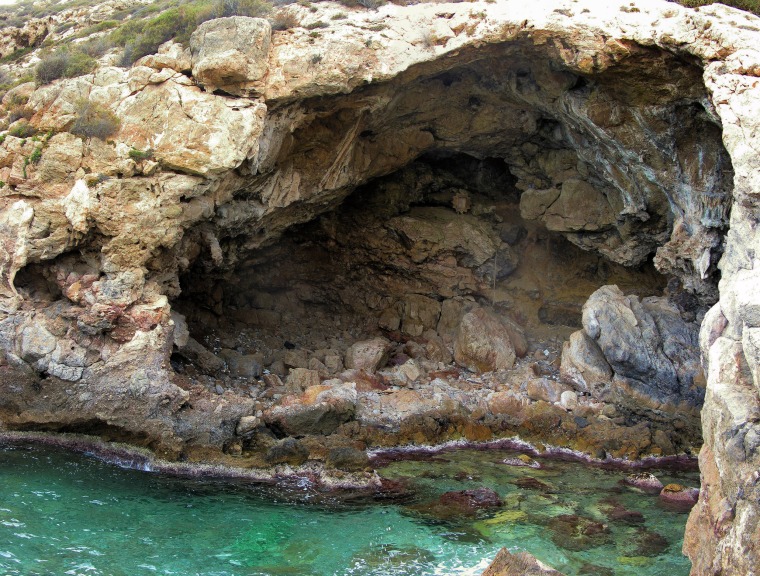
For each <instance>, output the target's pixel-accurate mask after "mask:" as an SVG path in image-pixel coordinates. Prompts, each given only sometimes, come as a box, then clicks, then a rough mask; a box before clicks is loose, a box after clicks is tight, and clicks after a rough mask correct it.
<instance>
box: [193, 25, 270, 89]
mask: <svg viewBox="0 0 760 576" xmlns="http://www.w3.org/2000/svg"><path fill="white" fill-rule="evenodd" d="M271 34H272V28H271V26H270V24H269V22H268V21H267V20H264V19H263V18H246V17H244V16H233V17H230V18H217V19H215V20H209V21H207V22H204V23H203V24H201V25H200V26H198V28H197V29H196V30H195V32H193V35H192V36H191V37H190V51H191V53H192V67H193V76H194V77H195V78H196V79H197V80H198V81H199V82H200V83H201V84H202V85H203V86H204V87H205V88H206V90H208V91H210V92H213V91H214V90H216V89H220V90H224V91H225V92H227V93H229V94H235V95H236V96H250V95H252V94H255V93H256V91H257V89H256V86H257V81H259V80H261V79H262V77H263V76H264V75H265V74H266V72H267V66H268V62H269V59H268V55H269V46H270V42H271ZM258 86H259V87H260V84H259V85H258Z"/></svg>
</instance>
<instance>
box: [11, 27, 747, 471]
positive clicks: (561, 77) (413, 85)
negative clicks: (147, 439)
mask: <svg viewBox="0 0 760 576" xmlns="http://www.w3.org/2000/svg"><path fill="white" fill-rule="evenodd" d="M626 50H627V55H626V56H625V57H624V58H622V59H621V60H620V61H619V62H618V61H617V60H615V61H614V63H602V64H600V65H599V66H598V67H594V69H593V71H591V72H589V71H588V70H585V69H584V70H585V71H582V70H579V69H578V66H576V65H575V64H573V62H572V61H571V62H568V61H567V59H566V56H567V54H566V53H565V52H564V51H563V49H562V46H560V45H557V44H551V43H550V44H546V45H543V44H541V45H535V44H534V43H532V42H530V41H527V40H525V41H515V42H513V43H509V44H505V45H497V46H486V47H483V48H482V49H481V48H478V49H475V48H473V49H472V50H463V51H462V52H460V53H458V54H456V55H453V56H452V57H451V58H447V59H444V60H437V61H434V62H431V63H428V64H427V65H425V66H421V67H419V68H417V69H410V70H408V71H407V72H404V73H402V74H400V75H399V76H398V77H396V78H394V79H392V80H389V81H387V82H378V83H376V84H368V85H366V86H363V87H361V88H357V89H356V90H355V91H354V92H351V93H348V94H340V95H335V96H329V97H328V96H325V97H315V98H313V99H307V100H304V101H299V102H282V103H279V104H277V103H276V104H275V105H274V106H272V108H270V109H269V112H268V114H269V115H268V116H267V119H266V122H267V131H265V132H266V134H267V136H266V142H264V143H263V144H265V145H266V146H263V148H262V149H261V150H260V157H258V158H253V159H250V160H249V161H246V162H244V163H243V165H241V166H239V167H238V168H236V169H235V170H233V171H230V172H228V173H225V174H223V175H218V176H217V175H214V176H212V177H209V178H208V179H206V180H203V182H202V183H199V184H198V185H197V186H196V187H195V188H193V194H194V195H190V196H188V197H184V196H183V197H182V198H180V199H179V201H180V203H181V207H180V210H179V213H180V214H181V215H182V217H184V218H187V219H188V220H187V221H186V225H184V224H183V225H182V226H181V227H179V225H178V228H177V229H176V234H173V235H169V236H167V237H165V240H166V245H165V246H162V247H156V246H153V247H152V248H150V251H149V255H147V256H145V258H146V259H145V260H144V267H142V268H137V267H135V268H132V269H129V270H127V271H126V272H124V275H123V277H122V276H121V274H122V268H123V267H124V266H125V264H124V262H122V263H121V264H120V267H119V266H114V265H113V264H114V263H113V262H109V261H108V258H109V253H110V251H111V250H112V248H113V246H112V245H113V244H118V243H119V242H121V243H124V244H127V245H128V246H130V247H132V248H134V254H139V255H144V253H145V252H146V251H148V248H147V247H144V246H142V243H141V242H140V241H139V238H138V239H136V238H134V234H130V235H129V237H128V238H124V237H116V238H110V237H108V236H107V235H105V234H104V230H101V231H99V232H98V233H97V234H95V233H94V232H93V233H92V234H91V235H90V236H88V237H87V238H85V239H83V244H82V246H81V247H79V248H78V249H77V250H72V251H70V252H68V253H65V254H62V255H59V256H57V257H56V258H54V259H53V260H52V261H50V262H45V263H42V264H29V265H28V266H26V267H25V268H24V269H22V270H21V271H20V272H19V274H18V276H17V282H16V287H17V288H18V290H19V292H20V293H21V294H22V295H23V297H24V298H25V297H26V296H31V298H32V299H33V298H35V297H37V296H39V298H41V299H42V300H46V301H47V303H48V304H49V305H48V306H47V307H46V310H47V312H48V316H49V317H50V321H48V322H47V325H48V328H50V330H49V332H50V336H48V334H46V333H45V332H41V331H39V332H38V331H36V330H31V329H30V330H29V336H28V338H27V341H26V343H27V344H34V345H28V346H26V350H20V352H21V358H22V360H24V361H25V362H26V363H27V364H28V365H30V366H33V367H34V368H35V370H36V371H37V374H38V375H41V376H44V375H45V374H47V375H51V376H56V377H57V378H61V379H64V380H66V379H68V380H69V381H79V380H83V385H86V384H87V382H89V381H90V380H87V379H88V378H89V379H92V378H94V379H95V380H92V381H98V380H97V378H101V377H102V379H103V381H105V380H106V379H107V378H108V377H109V376H107V375H105V374H101V372H100V368H101V367H102V366H103V365H104V364H107V363H108V361H109V358H112V357H113V356H114V355H116V353H117V352H119V350H121V349H122V347H123V346H124V345H125V344H126V343H128V342H130V340H131V339H132V338H134V337H135V336H136V335H137V334H138V332H140V333H141V336H140V337H141V338H142V337H144V335H145V334H147V333H153V331H154V330H155V331H156V332H157V333H158V334H156V336H157V338H158V340H160V341H161V342H162V343H163V344H164V345H166V346H167V349H164V348H163V347H160V346H154V347H153V349H151V354H152V356H151V360H152V361H153V368H154V369H155V370H154V372H153V373H152V374H151V375H150V376H146V381H152V379H153V378H154V377H155V378H157V379H167V376H169V377H170V378H171V379H172V382H173V383H174V384H176V385H177V386H174V387H172V388H171V393H172V394H174V395H175V396H174V397H175V398H176V402H175V403H174V404H172V405H171V407H170V408H166V410H167V411H169V412H171V414H170V417H169V421H170V422H171V426H172V429H175V430H179V432H178V434H179V436H180V437H181V442H187V443H188V444H194V445H200V444H203V443H204V442H209V443H214V444H215V445H218V446H219V447H221V446H222V445H223V446H224V450H229V453H235V454H244V453H245V452H246V451H251V452H253V451H254V450H253V447H254V445H256V446H258V447H259V448H260V450H259V452H266V451H267V450H268V449H269V444H270V441H271V440H272V438H274V437H279V436H282V435H288V436H294V437H307V436H315V435H316V436H320V437H322V436H333V435H334V433H335V432H336V430H341V434H343V435H344V438H350V439H353V440H357V441H359V440H358V439H360V440H361V442H363V447H367V446H370V445H403V444H409V443H417V444H419V443H437V442H441V441H444V440H447V439H453V438H461V437H467V438H469V439H490V438H493V437H499V436H507V435H514V434H519V435H520V436H521V437H523V438H532V439H534V440H537V441H541V442H545V441H550V442H556V443H559V444H561V445H572V446H575V447H577V448H578V449H581V450H584V451H586V452H587V453H592V454H608V453H610V454H612V455H613V456H615V457H625V458H631V459H635V458H638V457H639V456H641V455H643V454H678V453H683V452H686V451H689V450H693V449H694V448H695V447H696V446H698V443H699V442H700V441H701V440H700V436H699V427H700V422H699V407H700V406H701V400H702V397H703V396H704V376H703V375H700V374H701V367H700V365H699V354H698V324H697V323H698V322H699V321H700V320H701V317H702V316H701V315H702V314H703V313H704V312H705V311H706V309H707V308H708V307H709V306H710V305H711V304H712V303H714V302H715V300H716V297H717V279H718V274H719V272H718V269H717V263H718V260H719V258H720V256H721V253H722V242H723V235H724V233H725V230H726V229H727V226H728V210H729V205H730V200H731V191H732V168H731V161H730V158H729V156H728V153H727V152H726V150H725V148H724V147H723V145H722V142H721V128H720V125H719V121H718V119H717V116H716V115H715V113H714V110H713V109H712V107H711V104H710V102H709V98H708V94H707V91H706V89H705V86H704V83H703V82H702V70H701V69H700V68H699V67H698V66H696V65H694V63H693V62H688V61H684V60H683V59H680V58H679V57H678V56H677V55H674V54H672V53H669V52H666V51H663V50H660V49H657V48H653V47H642V46H634V45H627V46H626ZM278 131H279V132H278ZM165 176H168V175H162V177H165ZM175 176H177V175H176V174H175ZM131 183H132V184H134V182H131ZM144 184H145V181H144V179H142V178H140V187H142V186H143V185H144ZM185 184H186V183H185ZM156 190H158V189H155V190H154V189H152V188H151V189H149V190H148V189H146V190H142V188H141V190H140V194H143V193H145V194H154V193H155V191H156ZM175 208H176V207H175ZM176 212H177V211H176V210H174V213H176ZM106 228H107V227H106ZM101 233H103V234H101ZM135 240H137V243H135ZM127 253H128V254H130V255H131V254H133V252H132V251H129V252H127ZM130 262H131V260H130ZM114 270H116V272H114ZM46 285H47V288H46ZM611 286H616V288H615V289H614V290H613V289H612V288H610V287H611ZM605 287H606V288H609V289H607V290H605ZM597 293H601V296H600V297H599V298H597V300H596V302H595V303H594V306H596V307H597V309H598V310H599V311H600V312H601V314H600V315H599V318H598V319H600V322H599V323H596V324H593V325H589V326H587V325H586V322H585V321H584V322H583V323H582V322H581V310H582V308H583V307H584V306H585V305H588V302H587V299H589V298H590V295H591V298H593V297H594V295H596V294H597ZM35 295H36V296H35ZM167 299H168V303H169V305H170V306H167V305H166V304H167ZM101 300H102V301H101ZM147 302H150V304H147ZM71 303H75V304H77V305H78V306H73V305H72V304H71ZM104 303H105V305H104ZM584 303H586V304H584ZM146 306H150V307H149V308H146ZM169 308H171V313H172V320H173V326H172V323H171V322H170V321H169V318H168V312H169ZM32 312H33V311H32ZM582 324H583V329H581V325H582ZM602 325H603V326H602ZM602 328H603V329H602ZM53 332H55V336H56V337H58V338H65V339H67V340H71V341H72V343H73V346H72V345H71V344H69V343H68V342H67V344H68V347H67V348H65V349H64V348H63V347H62V346H58V344H59V343H58V342H53V340H54V338H53ZM665 333H667V334H669V336H668V338H669V339H668V338H664V337H663V336H662V335H663V334H665ZM40 335H41V336H42V337H44V338H43V340H44V341H42V343H41V344H40V345H39V346H37V345H36V344H35V342H37V343H39V337H40ZM48 341H50V342H52V344H51V345H52V346H54V349H53V350H52V351H49V350H48V348H49V347H50V346H48V343H49V342H48ZM172 343H173V346H174V348H173V349H172V350H171V366H172V367H173V368H174V371H173V372H172V371H169V370H167V369H168V368H169V366H168V364H167V363H166V361H165V360H166V358H165V353H166V352H167V351H168V346H169V345H172ZM21 344H22V346H21V348H23V347H24V346H23V344H24V341H23V339H22V342H21ZM43 344H44V346H43ZM59 348H60V349H59ZM566 350H567V351H568V355H567V362H566V355H565V351H566ZM40 356H42V357H41V358H40ZM91 367H93V368H91ZM563 371H564V372H565V374H563ZM170 372H171V374H170ZM167 380H168V379H167ZM568 380H571V381H572V382H571V383H568ZM346 388H350V389H351V390H350V391H347V390H346ZM309 390H310V391H311V392H309ZM185 392H186V393H187V394H184V393H185ZM376 392H383V395H378V394H376ZM566 393H567V394H566ZM373 394H374V395H373ZM185 396H188V398H185ZM217 396H218V397H217ZM320 398H321V399H320ZM563 398H565V400H566V401H565V400H563ZM684 399H685V404H682V403H681V401H682V400H684ZM575 402H578V404H575ZM182 406H186V407H187V408H186V409H184V410H183V411H182V412H180V407H182ZM220 406H221V409H220V412H216V410H217V408H219V407H220ZM298 406H300V407H301V408H303V410H302V411H300V412H299V408H298ZM216 414H220V415H219V416H218V419H217V420H214V418H216V416H213V417H212V415H216ZM244 418H247V420H245V425H240V424H239V423H238V421H241V422H242V421H243V419H244ZM592 423H593V424H594V425H593V426H592V425H591V424H592ZM138 426H142V423H139V424H138ZM199 426H200V427H201V428H203V427H205V428H204V430H205V429H206V428H208V430H207V431H205V432H203V433H201V434H198V433H196V432H195V429H196V428H197V427H199ZM254 438H258V440H256V441H254ZM547 439H548V440H547ZM256 442H259V444H256ZM653 447H654V448H656V449H657V450H659V452H657V451H655V450H654V448H653ZM267 463H271V462H270V461H268V460H267Z"/></svg>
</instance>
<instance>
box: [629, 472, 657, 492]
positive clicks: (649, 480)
mask: <svg viewBox="0 0 760 576" xmlns="http://www.w3.org/2000/svg"><path fill="white" fill-rule="evenodd" d="M623 483H624V484H627V485H628V486H633V487H634V488H638V489H640V490H644V491H645V492H652V493H656V494H659V493H660V492H661V491H662V488H663V485H662V482H660V480H659V479H658V478H657V477H656V476H655V475H654V474H650V473H648V472H639V473H636V474H629V475H628V476H626V477H625V478H624V479H623Z"/></svg>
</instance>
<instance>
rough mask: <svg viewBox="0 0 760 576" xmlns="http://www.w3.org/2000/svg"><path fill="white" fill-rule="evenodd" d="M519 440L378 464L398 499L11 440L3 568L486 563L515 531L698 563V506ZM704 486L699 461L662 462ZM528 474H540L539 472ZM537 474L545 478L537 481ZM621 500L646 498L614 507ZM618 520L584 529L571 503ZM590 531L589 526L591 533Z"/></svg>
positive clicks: (563, 547)
mask: <svg viewBox="0 0 760 576" xmlns="http://www.w3.org/2000/svg"><path fill="white" fill-rule="evenodd" d="M516 455H517V454H516V453H515V452H510V451H505V450H457V451H450V452H445V453H441V454H438V455H435V456H433V457H430V456H428V457H426V458H423V459H421V460H419V459H418V460H402V461H395V462H393V463H391V464H389V465H386V466H384V467H383V468H382V469H380V470H379V472H380V473H381V475H383V476H384V477H386V478H389V479H393V480H396V481H398V482H400V483H401V484H402V485H403V486H405V488H406V495H405V496H404V497H403V498H400V499H399V498H396V499H377V498H372V497H366V496H361V497H355V498H354V497H351V495H350V494H348V495H347V494H342V495H338V496H336V495H325V494H320V493H319V492H317V491H315V490H314V489H313V487H311V486H310V485H309V483H308V482H304V483H301V484H298V483H293V484H290V485H288V486H280V487H272V486H261V485H250V484H246V483H241V482H229V481H220V480H197V479H188V478H178V477H173V476H168V475H162V474H158V473H152V472H143V471H137V470H131V469H124V468H120V467H117V466H114V465H111V464H108V463H106V462H103V461H101V460H99V459H96V458H94V457H88V456H86V455H80V454H74V453H70V452H63V451H56V450H53V449H51V448H40V447H34V448H30V447H19V446H0V576H11V575H14V576H15V575H23V576H43V575H44V576H62V575H71V576H80V575H81V576H95V575H114V576H122V575H124V576H127V575H128V576H135V575H153V574H173V575H181V576H186V575H203V576H242V575H245V576H264V575H285V574H290V575H314V576H328V575H329V576H339V575H340V576H343V575H346V576H348V575H356V576H359V575H362V576H365V575H367V576H368V575H376V576H390V575H404V576H411V575H414V576H418V575H420V576H421V575H434V574H441V575H469V574H472V575H476V574H480V572H481V571H482V570H483V569H484V568H485V566H486V565H487V564H488V560H490V559H491V558H492V557H493V556H494V555H495V554H496V552H497V551H498V550H499V548H501V547H502V546H506V547H508V548H509V549H510V550H513V551H519V550H527V551H528V552H530V553H532V554H534V555H535V556H536V557H538V558H539V559H541V560H542V561H544V562H546V563H548V564H550V565H552V566H553V567H554V568H556V569H558V570H561V571H563V572H564V573H566V574H568V575H580V574H598V575H607V574H614V575H636V576H648V575H652V576H654V575H666V576H679V575H683V576H686V575H687V574H688V573H689V562H688V560H687V559H686V558H684V557H683V556H682V554H681V545H682V541H683V530H684V525H685V522H686V514H685V513H684V512H682V511H681V512H679V511H673V510H669V509H668V508H666V507H664V506H663V505H662V504H661V503H660V501H659V499H658V497H657V495H651V494H644V493H642V492H640V491H638V490H635V489H632V488H630V487H627V486H623V485H622V484H621V483H620V481H621V479H622V478H623V477H624V476H625V475H626V473H627V472H626V471H624V470H620V469H605V468H602V467H598V466H590V465H588V464H583V463H580V462H568V461H559V460H556V459H555V460H552V459H538V461H539V462H540V464H541V468H540V469H534V468H528V467H516V466H511V465H508V464H505V460H509V459H512V458H514V457H515V456H516ZM653 472H654V473H655V474H656V475H657V476H658V477H659V478H660V479H661V480H662V481H663V482H664V483H667V482H679V483H681V484H685V485H697V484H698V480H699V477H698V473H697V472H696V471H694V470H693V469H692V470H675V469H669V470H668V469H665V470H653ZM526 479H527V480H526ZM536 481H538V482H536ZM482 487H488V488H491V489H493V490H495V491H496V492H497V493H498V494H499V496H500V497H501V498H502V499H503V501H504V505H503V506H501V507H498V508H491V509H487V510H480V511H477V512H476V513H474V514H462V515H457V514H454V513H453V512H454V511H452V510H445V509H444V511H443V512H444V513H442V509H441V506H440V505H436V502H437V498H438V497H439V496H440V495H441V494H442V493H444V492H446V491H451V490H468V489H474V488H482ZM611 507H617V509H618V510H620V509H621V507H622V509H625V510H628V511H634V512H638V513H640V514H638V515H634V517H633V520H634V522H633V523H632V522H630V518H629V519H628V521H624V522H620V521H612V520H610V517H609V510H610V508H611ZM560 517H561V518H564V519H566V520H567V519H573V518H584V519H588V520H593V521H596V522H598V523H599V524H597V526H599V525H603V526H604V530H605V533H604V534H603V536H602V538H601V539H599V538H598V537H597V536H594V538H591V539H589V538H585V537H584V535H583V534H582V531H583V529H584V526H587V525H585V524H580V525H579V526H578V527H577V530H576V532H573V530H574V529H575V528H574V527H573V526H572V522H571V525H569V526H570V527H569V530H570V534H569V535H568V533H567V530H568V524H567V523H565V524H564V526H565V531H564V532H563V531H562V530H558V526H562V523H560V524H558V523H557V521H556V519H557V518H560ZM576 536H579V537H578V538H576Z"/></svg>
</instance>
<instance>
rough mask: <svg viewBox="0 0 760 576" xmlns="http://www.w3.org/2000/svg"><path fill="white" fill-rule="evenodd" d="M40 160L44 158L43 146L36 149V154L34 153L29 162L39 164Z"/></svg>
mask: <svg viewBox="0 0 760 576" xmlns="http://www.w3.org/2000/svg"><path fill="white" fill-rule="evenodd" d="M40 158H42V146H37V147H36V148H35V149H34V152H32V155H31V156H29V162H31V163H32V164H37V163H38V162H39V161H40Z"/></svg>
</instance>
